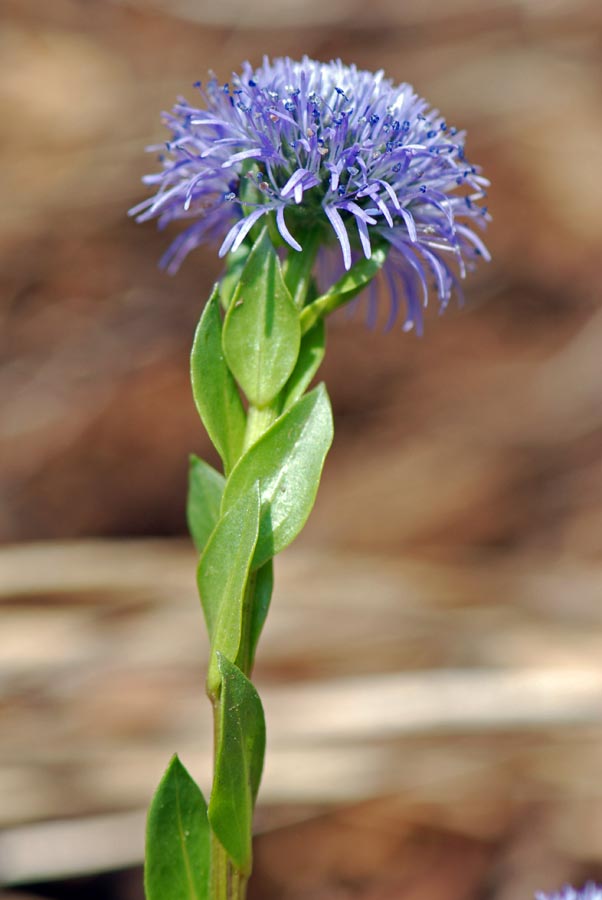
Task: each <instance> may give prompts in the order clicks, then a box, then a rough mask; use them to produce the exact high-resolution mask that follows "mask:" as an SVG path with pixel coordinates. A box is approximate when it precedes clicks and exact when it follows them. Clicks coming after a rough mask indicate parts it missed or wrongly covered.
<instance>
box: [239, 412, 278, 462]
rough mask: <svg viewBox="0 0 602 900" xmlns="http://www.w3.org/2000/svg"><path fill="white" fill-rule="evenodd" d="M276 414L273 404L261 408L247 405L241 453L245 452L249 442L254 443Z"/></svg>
mask: <svg viewBox="0 0 602 900" xmlns="http://www.w3.org/2000/svg"><path fill="white" fill-rule="evenodd" d="M277 415H278V413H277V411H276V409H275V408H274V406H264V407H263V409H258V408H257V407H256V406H249V411H248V413H247V427H246V431H245V439H244V443H243V453H245V452H246V451H247V450H248V449H249V447H250V446H251V444H254V443H255V441H256V440H258V439H259V438H260V437H261V435H262V434H264V432H266V431H267V430H268V428H269V427H270V425H271V424H272V422H273V421H274V420H275V419H276V416H277Z"/></svg>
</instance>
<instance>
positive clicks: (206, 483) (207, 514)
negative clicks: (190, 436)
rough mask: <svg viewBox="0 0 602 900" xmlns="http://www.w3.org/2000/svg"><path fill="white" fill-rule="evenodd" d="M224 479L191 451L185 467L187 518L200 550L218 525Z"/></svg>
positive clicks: (196, 545) (200, 550)
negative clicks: (186, 469)
mask: <svg viewBox="0 0 602 900" xmlns="http://www.w3.org/2000/svg"><path fill="white" fill-rule="evenodd" d="M225 483H226V479H225V478H224V476H223V475H221V474H220V473H219V472H217V471H216V470H215V469H214V468H213V467H212V466H210V465H209V463H206V462H204V460H202V459H199V458H198V456H194V454H193V455H191V457H190V465H189V468H188V502H187V504H186V518H187V520H188V530H189V531H190V534H191V535H192V540H193V541H194V545H195V547H196V548H197V550H198V551H199V553H202V552H203V550H204V548H205V544H206V543H207V541H208V540H209V535H210V534H211V532H212V531H213V529H214V528H215V526H216V525H217V520H218V519H219V511H220V504H221V502H222V494H223V493H224V485H225Z"/></svg>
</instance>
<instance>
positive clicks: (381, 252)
mask: <svg viewBox="0 0 602 900" xmlns="http://www.w3.org/2000/svg"><path fill="white" fill-rule="evenodd" d="M387 252H388V247H375V248H374V250H373V251H372V256H371V257H370V259H365V258H362V259H359V260H358V261H357V262H356V263H355V264H354V265H353V266H352V267H351V269H350V270H349V271H348V272H345V274H344V275H343V276H342V278H339V280H338V281H337V282H335V284H333V286H332V287H331V288H329V289H328V290H327V291H326V293H325V294H322V296H321V297H318V299H317V300H314V301H313V303H310V304H309V306H306V307H305V309H304V310H303V311H302V312H301V332H302V333H303V334H306V333H307V332H308V331H309V329H310V328H311V327H312V326H313V325H314V324H315V323H316V322H317V321H318V320H319V319H322V318H324V316H326V315H328V314H329V313H331V312H334V310H335V309H338V307H339V306H343V304H345V303H348V302H349V300H352V299H353V298H354V297H355V296H356V295H357V294H359V293H360V291H362V290H363V289H364V288H365V287H366V285H367V284H369V283H370V282H371V281H372V279H373V278H374V276H375V275H377V274H378V272H379V271H380V269H381V268H382V266H383V265H384V263H385V260H386V258H387Z"/></svg>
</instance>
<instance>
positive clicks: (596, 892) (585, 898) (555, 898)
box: [535, 881, 602, 900]
mask: <svg viewBox="0 0 602 900" xmlns="http://www.w3.org/2000/svg"><path fill="white" fill-rule="evenodd" d="M535 900H602V887H597V886H596V885H595V884H594V883H593V881H589V882H588V883H587V884H586V885H585V887H584V888H583V889H582V890H580V891H577V890H575V888H573V887H569V886H568V885H567V886H566V887H564V888H562V890H561V891H558V893H556V894H543V893H541V892H539V893H537V894H535Z"/></svg>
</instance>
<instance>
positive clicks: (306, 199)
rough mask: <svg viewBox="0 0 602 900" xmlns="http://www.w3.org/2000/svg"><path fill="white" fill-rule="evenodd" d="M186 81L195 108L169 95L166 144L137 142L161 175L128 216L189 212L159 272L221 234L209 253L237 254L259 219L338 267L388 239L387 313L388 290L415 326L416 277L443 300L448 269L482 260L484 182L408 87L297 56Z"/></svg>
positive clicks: (420, 296)
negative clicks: (312, 243)
mask: <svg viewBox="0 0 602 900" xmlns="http://www.w3.org/2000/svg"><path fill="white" fill-rule="evenodd" d="M194 87H195V88H197V89H198V90H199V92H200V94H201V97H202V104H201V105H200V106H198V107H197V106H193V105H190V104H189V103H188V102H187V101H185V100H184V99H180V100H179V101H178V103H177V104H176V106H175V107H174V109H173V112H172V113H171V114H165V116H164V121H165V123H166V124H167V126H168V127H169V128H170V129H171V131H172V137H171V140H169V141H168V142H167V144H166V150H165V147H161V148H159V147H151V148H149V149H151V150H162V155H161V157H160V159H161V161H162V163H163V170H162V171H161V172H159V173H158V174H154V175H149V176H147V177H146V178H145V179H144V181H145V182H146V183H147V184H149V185H152V186H153V187H155V188H156V193H155V195H154V196H153V197H150V198H149V199H147V200H145V201H144V202H143V203H141V204H140V205H139V206H137V207H135V208H134V209H133V210H132V211H131V212H132V214H134V215H136V216H137V218H138V221H145V220H147V219H151V218H155V217H156V218H157V219H158V221H159V225H160V226H164V225H166V224H168V223H169V222H171V221H172V220H173V219H192V220H193V221H192V224H191V225H189V226H188V228H187V229H186V230H185V231H184V232H183V233H182V234H181V235H180V236H179V237H178V238H176V240H175V241H174V242H173V244H172V245H171V247H170V248H169V250H168V252H167V254H166V255H165V257H164V258H163V260H162V264H163V265H164V266H166V267H167V269H168V270H169V271H175V270H176V269H177V268H178V266H179V265H180V263H181V261H182V260H183V258H184V257H185V256H186V255H187V254H188V253H189V252H190V251H191V250H192V249H194V248H195V247H197V246H198V245H199V244H201V243H203V242H204V241H206V240H221V247H220V251H219V253H220V256H224V255H225V254H226V253H228V252H229V251H235V250H237V249H238V247H239V246H240V245H241V244H242V242H243V241H244V240H245V238H246V237H247V235H248V234H249V232H250V230H251V228H252V227H253V225H254V224H255V223H256V222H258V221H259V220H260V219H262V218H263V217H265V216H270V217H271V219H272V220H273V222H274V225H275V228H276V229H277V232H278V233H279V235H280V238H281V239H282V241H283V242H284V243H285V244H287V245H288V246H289V247H291V248H293V250H296V251H300V250H302V247H303V244H304V242H305V241H306V240H307V238H308V235H310V234H314V235H315V234H316V233H317V234H319V236H320V240H321V242H322V245H323V247H324V248H325V250H328V247H329V246H330V247H332V245H333V244H336V242H338V245H339V247H340V252H339V259H340V258H341V255H342V263H343V265H344V268H345V269H349V268H350V267H351V265H352V263H353V262H354V261H355V259H357V258H358V257H359V256H360V255H361V254H362V253H363V254H364V255H365V256H366V257H368V258H369V257H370V256H371V253H372V247H373V246H375V245H376V244H380V245H384V244H386V243H388V244H389V246H390V249H389V254H388V257H387V263H386V265H385V268H384V277H385V279H386V284H387V289H388V291H389V294H390V298H391V303H392V312H393V314H394V315H395V314H396V311H397V308H398V306H399V299H400V296H401V297H402V298H403V299H405V301H406V303H407V308H408V315H407V319H406V326H407V327H412V326H413V325H416V326H417V327H418V328H420V325H421V312H420V310H421V307H422V305H423V304H426V301H427V298H428V292H429V282H431V283H433V284H434V289H435V291H436V294H437V296H438V298H439V302H440V304H441V307H442V308H443V307H445V306H446V305H447V303H448V302H449V299H450V296H451V293H452V290H453V288H454V286H457V280H458V275H459V276H460V277H464V275H465V273H466V270H467V269H469V268H472V266H473V264H474V262H475V260H476V259H477V258H479V257H484V258H486V259H488V258H489V254H488V252H487V249H486V248H485V246H484V244H483V243H482V242H481V240H480V239H479V238H478V237H477V235H476V234H475V232H474V230H473V228H472V227H470V226H472V225H473V224H476V225H477V226H480V227H484V225H485V222H486V221H487V220H488V219H489V216H488V213H487V208H486V207H483V206H480V205H479V201H480V200H481V199H482V198H483V197H484V196H485V188H486V186H487V185H488V182H487V180H486V179H485V178H483V177H482V176H481V175H480V174H479V169H478V168H477V167H475V166H472V165H470V164H469V163H468V162H467V160H466V158H465V154H464V139H465V135H464V133H463V132H458V131H457V130H456V129H455V128H453V127H450V126H449V125H448V124H447V123H446V122H445V120H444V119H443V118H442V117H441V115H440V114H439V113H438V112H437V111H436V110H432V109H430V108H429V107H428V105H427V103H426V102H425V101H424V100H422V99H421V98H420V97H418V96H417V95H416V94H415V93H414V91H413V90H412V88H411V87H410V86H409V85H407V84H401V85H394V84H393V83H392V82H391V81H390V80H388V79H387V78H385V77H384V74H383V72H382V71H381V72H377V73H371V72H364V71H360V70H358V69H356V67H355V66H345V65H343V64H342V63H341V62H340V61H336V62H330V63H320V62H315V61H314V60H311V59H308V58H307V57H304V58H303V59H302V60H301V62H294V61H292V60H290V59H288V58H284V59H275V60H273V61H270V60H268V59H267V58H265V59H264V61H263V65H261V66H260V67H259V68H258V69H253V68H252V67H251V65H250V64H249V63H245V64H244V66H243V69H242V74H240V75H233V76H232V79H231V81H230V82H229V83H226V84H219V83H218V81H217V80H216V79H215V78H212V79H211V80H210V81H209V82H208V84H206V85H205V86H203V85H201V83H200V82H198V83H197V84H196V85H195V86H194ZM274 233H275V232H274ZM321 257H322V261H324V252H322V253H321Z"/></svg>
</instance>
